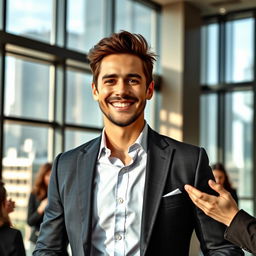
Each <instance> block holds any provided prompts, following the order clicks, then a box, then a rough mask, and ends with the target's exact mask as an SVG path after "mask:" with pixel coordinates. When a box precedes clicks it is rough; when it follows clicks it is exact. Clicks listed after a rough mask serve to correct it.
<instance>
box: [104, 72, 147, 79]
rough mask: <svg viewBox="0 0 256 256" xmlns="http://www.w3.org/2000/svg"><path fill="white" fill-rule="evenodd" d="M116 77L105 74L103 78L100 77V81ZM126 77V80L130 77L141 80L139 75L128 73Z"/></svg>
mask: <svg viewBox="0 0 256 256" xmlns="http://www.w3.org/2000/svg"><path fill="white" fill-rule="evenodd" d="M116 77H118V75H117V74H106V75H104V76H103V77H102V80H104V79H108V78H116ZM126 77H128V78H130V77H136V78H139V79H141V78H142V77H141V75H139V74H137V73H129V74H127V75H126Z"/></svg>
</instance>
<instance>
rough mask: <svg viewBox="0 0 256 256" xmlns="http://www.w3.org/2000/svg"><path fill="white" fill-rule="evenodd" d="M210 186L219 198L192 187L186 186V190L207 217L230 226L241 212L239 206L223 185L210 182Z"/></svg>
mask: <svg viewBox="0 0 256 256" xmlns="http://www.w3.org/2000/svg"><path fill="white" fill-rule="evenodd" d="M208 184H209V186H210V187H211V188H212V189H213V190H215V191H216V192H217V193H218V194H219V196H213V195H209V194H207V193H203V192H201V191H200V190H198V189H196V188H194V187H193V186H191V185H185V190H186V191H187V193H188V195H189V197H190V198H191V200H192V201H193V203H194V204H195V205H196V206H197V207H199V208H200V209H201V210H202V211H203V212H204V213H205V214H206V215H208V216H210V217H212V218H213V219H215V220H217V221H219V222H222V223H223V224H225V225H227V226H229V225H230V223H231V221H232V219H233V218H234V217H235V215H236V214H237V212H238V211H239V209H238V207H237V204H236V202H235V200H234V199H233V198H232V196H231V194H230V193H229V192H228V191H227V190H225V189H224V188H223V187H222V186H221V185H219V184H217V183H215V182H214V181H213V180H209V182H208Z"/></svg>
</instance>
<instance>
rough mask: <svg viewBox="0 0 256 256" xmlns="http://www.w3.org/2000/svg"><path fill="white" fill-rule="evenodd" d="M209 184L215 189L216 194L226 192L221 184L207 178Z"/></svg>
mask: <svg viewBox="0 0 256 256" xmlns="http://www.w3.org/2000/svg"><path fill="white" fill-rule="evenodd" d="M208 184H209V186H210V187H211V188H212V189H213V190H215V191H216V192H217V193H218V194H220V195H222V194H224V193H227V192H228V191H227V190H225V189H224V187H223V186H221V185H220V184H217V183H216V182H215V181H213V180H209V181H208Z"/></svg>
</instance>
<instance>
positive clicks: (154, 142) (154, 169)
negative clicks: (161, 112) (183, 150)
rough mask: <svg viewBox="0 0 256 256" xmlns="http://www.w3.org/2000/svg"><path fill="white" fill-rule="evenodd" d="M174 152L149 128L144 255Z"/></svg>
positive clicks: (142, 250)
mask: <svg viewBox="0 0 256 256" xmlns="http://www.w3.org/2000/svg"><path fill="white" fill-rule="evenodd" d="M173 152H174V150H173V148H171V147H170V145H169V144H168V143H167V142H166V141H165V140H164V137H162V136H160V135H159V134H157V133H155V132H154V131H153V130H151V129H149V134H148V156H147V159H148V160H147V167H146V181H145V189H144V201H143V212H142V224H141V240H140V250H141V255H142V256H143V255H145V252H146V248H147V246H148V243H149V240H150V236H151V234H152V229H153V226H154V222H155V219H156V215H157V212H158V207H159V205H160V201H161V198H162V195H163V190H164V186H165V182H166V178H167V175H168V170H169V166H170V163H171V160H172V156H173Z"/></svg>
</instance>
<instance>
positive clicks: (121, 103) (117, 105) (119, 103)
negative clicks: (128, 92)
mask: <svg viewBox="0 0 256 256" xmlns="http://www.w3.org/2000/svg"><path fill="white" fill-rule="evenodd" d="M112 105H113V106H114V107H117V108H125V107H128V106H130V103H128V102H126V103H123V102H114V103H112Z"/></svg>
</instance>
